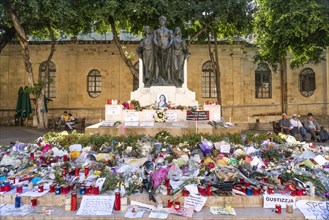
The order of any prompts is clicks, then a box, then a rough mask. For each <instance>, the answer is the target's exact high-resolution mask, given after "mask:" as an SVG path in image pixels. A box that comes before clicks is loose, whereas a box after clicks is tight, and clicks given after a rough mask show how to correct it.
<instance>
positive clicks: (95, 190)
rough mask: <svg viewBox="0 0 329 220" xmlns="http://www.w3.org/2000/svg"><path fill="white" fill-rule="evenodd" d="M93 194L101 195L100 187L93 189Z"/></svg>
mask: <svg viewBox="0 0 329 220" xmlns="http://www.w3.org/2000/svg"><path fill="white" fill-rule="evenodd" d="M93 194H94V195H99V186H95V187H94V188H93Z"/></svg>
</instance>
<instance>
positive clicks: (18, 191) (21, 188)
mask: <svg viewBox="0 0 329 220" xmlns="http://www.w3.org/2000/svg"><path fill="white" fill-rule="evenodd" d="M16 193H19V194H21V193H23V186H22V185H18V186H16Z"/></svg>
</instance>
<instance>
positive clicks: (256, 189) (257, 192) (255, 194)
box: [252, 187, 261, 196]
mask: <svg viewBox="0 0 329 220" xmlns="http://www.w3.org/2000/svg"><path fill="white" fill-rule="evenodd" d="M260 191H261V188H260V187H254V188H253V190H252V194H253V195H254V196H259V195H260Z"/></svg>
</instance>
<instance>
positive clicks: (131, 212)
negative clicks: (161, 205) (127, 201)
mask: <svg viewBox="0 0 329 220" xmlns="http://www.w3.org/2000/svg"><path fill="white" fill-rule="evenodd" d="M143 215H144V210H139V209H137V208H135V207H130V208H129V209H128V210H127V212H126V214H125V218H142V217H143Z"/></svg>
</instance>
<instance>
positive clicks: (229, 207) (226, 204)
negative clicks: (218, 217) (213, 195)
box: [225, 202, 232, 210]
mask: <svg viewBox="0 0 329 220" xmlns="http://www.w3.org/2000/svg"><path fill="white" fill-rule="evenodd" d="M225 209H226V210H231V209H232V204H231V202H226V203H225Z"/></svg>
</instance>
